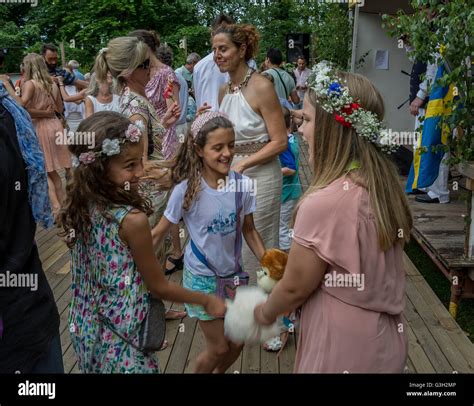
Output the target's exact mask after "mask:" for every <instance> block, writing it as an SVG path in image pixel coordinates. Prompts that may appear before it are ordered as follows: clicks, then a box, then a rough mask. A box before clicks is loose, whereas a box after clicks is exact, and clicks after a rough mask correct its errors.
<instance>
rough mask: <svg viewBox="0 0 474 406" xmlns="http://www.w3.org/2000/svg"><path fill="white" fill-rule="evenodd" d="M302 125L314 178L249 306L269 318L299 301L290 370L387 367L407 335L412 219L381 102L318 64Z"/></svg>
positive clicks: (402, 356) (360, 81)
mask: <svg viewBox="0 0 474 406" xmlns="http://www.w3.org/2000/svg"><path fill="white" fill-rule="evenodd" d="M308 83H309V86H310V88H309V90H308V92H307V94H306V96H305V102H304V108H303V120H304V122H303V124H302V125H301V126H300V131H301V132H302V133H303V137H304V138H305V140H306V141H307V142H308V145H309V156H310V162H311V164H312V166H313V180H312V183H311V185H310V187H309V188H308V190H307V191H306V194H305V195H304V196H303V197H302V199H301V200H300V202H299V204H298V206H297V208H296V210H297V211H296V215H295V224H294V237H293V244H292V246H291V250H290V253H289V258H288V264H287V267H286V270H285V274H284V276H283V279H282V280H281V281H280V282H279V284H278V285H277V286H276V288H275V289H274V290H273V292H272V293H271V295H270V296H269V298H268V301H267V302H266V303H264V304H261V305H259V306H257V307H256V308H255V312H254V314H255V318H256V320H257V321H258V322H259V323H260V324H262V325H267V324H271V323H272V322H274V321H275V319H276V317H277V316H278V315H280V314H283V313H285V312H286V311H288V310H290V309H294V308H297V307H298V306H302V312H301V321H300V327H301V328H300V336H299V343H298V347H297V348H298V349H297V354H296V360H295V372H335V373H343V372H349V373H353V372H361V373H373V372H394V373H401V372H403V370H404V367H405V361H406V355H407V342H406V335H405V331H404V330H405V329H404V326H403V322H402V312H403V309H404V305H405V299H404V293H405V271H404V267H403V245H404V243H405V241H407V240H408V239H409V236H410V229H411V227H412V218H411V214H410V210H409V207H408V203H407V201H406V198H405V195H404V193H403V191H402V189H401V187H400V184H399V181H398V176H397V171H396V169H395V166H394V164H393V163H392V162H391V161H390V159H389V157H388V156H387V154H386V153H390V152H391V151H392V150H393V149H394V148H393V145H391V144H390V140H386V139H383V135H382V134H383V128H382V125H381V122H380V121H381V120H382V118H383V113H384V106H383V101H382V98H381V96H380V94H379V92H378V91H377V89H376V88H375V87H374V86H373V85H372V83H371V82H370V81H369V80H368V79H366V78H365V77H363V76H360V75H356V74H351V73H345V72H336V71H334V70H333V69H332V67H331V66H329V65H327V64H324V63H322V64H319V65H318V66H316V67H315V68H314V72H313V74H312V76H310V79H309V80H308Z"/></svg>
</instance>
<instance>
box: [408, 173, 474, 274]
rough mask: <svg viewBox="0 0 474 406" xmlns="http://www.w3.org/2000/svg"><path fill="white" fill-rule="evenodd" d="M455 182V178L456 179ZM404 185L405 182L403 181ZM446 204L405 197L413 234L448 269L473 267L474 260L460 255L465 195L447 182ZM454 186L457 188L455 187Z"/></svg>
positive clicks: (463, 191) (464, 191)
mask: <svg viewBox="0 0 474 406" xmlns="http://www.w3.org/2000/svg"><path fill="white" fill-rule="evenodd" d="M456 182H458V180H456ZM403 186H405V182H403ZM449 189H450V199H451V200H450V203H447V204H426V203H418V202H416V201H415V196H408V200H409V203H410V207H411V210H412V213H413V220H414V222H413V227H414V229H413V236H414V237H415V239H416V240H417V241H418V242H419V243H422V244H424V245H425V246H426V247H427V248H428V249H429V250H430V251H431V252H432V253H433V254H434V255H435V256H436V258H437V259H438V260H439V261H440V262H441V263H442V264H443V265H444V267H446V269H448V268H474V260H469V259H467V258H464V239H465V238H464V236H465V230H464V228H465V225H466V220H465V216H466V214H467V212H466V201H465V199H466V196H467V193H468V192H467V191H466V190H464V189H460V188H459V190H453V183H452V182H450V184H449ZM455 189H457V187H456V188H455Z"/></svg>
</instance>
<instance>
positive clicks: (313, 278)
mask: <svg viewBox="0 0 474 406" xmlns="http://www.w3.org/2000/svg"><path fill="white" fill-rule="evenodd" d="M327 265H328V264H327V263H326V262H324V261H323V260H322V259H321V258H320V257H318V256H317V255H316V253H315V252H314V251H312V250H311V249H309V248H306V247H303V246H302V245H299V244H298V243H296V242H293V244H292V245H291V250H290V255H289V257H288V263H287V265H286V268H285V273H284V274H283V278H282V279H281V281H280V282H279V283H278V284H277V285H276V286H275V288H274V289H273V291H272V293H271V294H270V296H269V297H268V300H267V302H266V303H264V304H262V305H259V306H257V307H256V308H255V318H256V320H257V322H259V323H260V324H263V325H267V324H271V323H273V322H274V321H275V320H276V318H277V317H278V316H279V315H281V314H283V313H285V312H288V311H292V310H294V309H296V308H297V307H299V306H300V305H301V304H303V303H304V302H305V301H306V300H307V299H308V297H309V296H310V295H311V294H312V293H313V292H314V291H315V290H316V289H317V288H318V286H319V284H320V283H321V280H322V279H323V276H324V273H325V272H326V268H327Z"/></svg>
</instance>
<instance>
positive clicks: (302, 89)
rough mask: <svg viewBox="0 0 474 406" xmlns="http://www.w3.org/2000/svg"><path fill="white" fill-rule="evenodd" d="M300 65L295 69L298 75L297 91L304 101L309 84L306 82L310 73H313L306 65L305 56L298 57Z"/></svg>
mask: <svg viewBox="0 0 474 406" xmlns="http://www.w3.org/2000/svg"><path fill="white" fill-rule="evenodd" d="M297 64H298V67H297V68H296V69H295V70H294V73H295V76H296V91H297V93H298V96H299V98H300V101H301V102H302V101H303V99H304V95H305V93H306V90H307V89H308V86H307V84H306V82H307V81H308V77H309V74H310V73H311V69H308V68H307V67H306V60H305V59H304V58H298V60H297Z"/></svg>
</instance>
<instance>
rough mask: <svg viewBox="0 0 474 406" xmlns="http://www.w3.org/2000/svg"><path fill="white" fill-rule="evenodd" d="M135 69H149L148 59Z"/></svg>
mask: <svg viewBox="0 0 474 406" xmlns="http://www.w3.org/2000/svg"><path fill="white" fill-rule="evenodd" d="M137 69H150V59H149V58H148V59H145V62H143V63H142V64H141V65H138V66H137Z"/></svg>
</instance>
